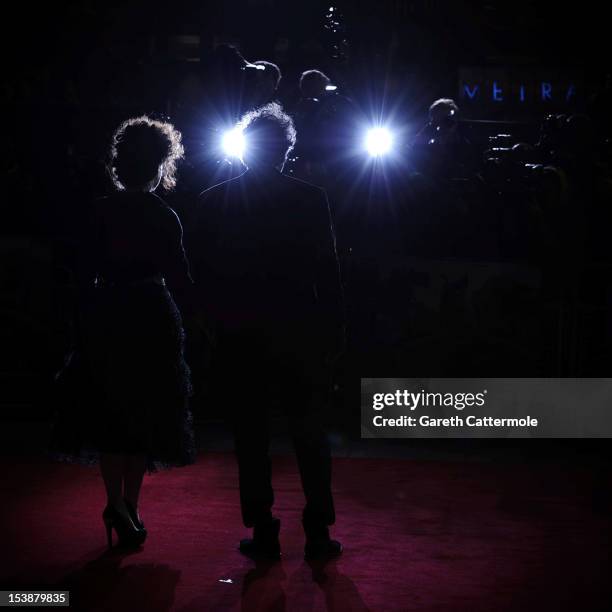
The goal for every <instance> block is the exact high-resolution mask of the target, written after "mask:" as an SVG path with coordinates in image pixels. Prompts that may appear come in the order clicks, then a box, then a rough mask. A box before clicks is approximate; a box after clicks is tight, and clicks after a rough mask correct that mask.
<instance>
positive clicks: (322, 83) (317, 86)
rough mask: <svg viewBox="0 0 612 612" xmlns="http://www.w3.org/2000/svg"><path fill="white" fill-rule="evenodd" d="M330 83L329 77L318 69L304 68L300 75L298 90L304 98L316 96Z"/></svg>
mask: <svg viewBox="0 0 612 612" xmlns="http://www.w3.org/2000/svg"><path fill="white" fill-rule="evenodd" d="M330 83H331V81H330V80H329V77H328V76H327V75H326V74H325V73H323V72H321V71H320V70H306V71H305V72H302V76H301V77H300V91H301V92H302V96H304V97H305V98H316V97H318V96H320V95H322V94H323V93H324V92H325V88H326V87H327V86H328V85H329V84H330Z"/></svg>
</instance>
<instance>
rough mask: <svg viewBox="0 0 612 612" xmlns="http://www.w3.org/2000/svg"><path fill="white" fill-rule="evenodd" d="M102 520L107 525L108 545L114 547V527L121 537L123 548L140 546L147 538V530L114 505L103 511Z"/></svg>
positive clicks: (120, 544) (120, 543)
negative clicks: (138, 525)
mask: <svg viewBox="0 0 612 612" xmlns="http://www.w3.org/2000/svg"><path fill="white" fill-rule="evenodd" d="M102 520H103V521H104V525H105V526H106V540H107V542H108V547H109V548H112V547H113V529H114V530H115V532H116V533H117V537H118V538H119V546H121V547H122V548H138V547H139V546H141V545H142V544H144V541H145V540H146V539H147V530H146V529H144V528H142V529H141V528H139V527H137V526H136V525H135V524H134V522H133V521H132V519H131V518H130V517H129V516H125V515H124V514H122V513H121V512H119V511H118V510H117V509H116V508H115V507H114V506H111V505H108V506H106V508H105V509H104V512H103V513H102Z"/></svg>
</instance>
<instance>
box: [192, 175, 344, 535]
mask: <svg viewBox="0 0 612 612" xmlns="http://www.w3.org/2000/svg"><path fill="white" fill-rule="evenodd" d="M188 248H189V249H190V255H191V258H192V261H193V268H194V274H195V279H196V283H198V284H199V285H200V292H201V302H202V305H203V307H204V311H205V314H206V316H207V317H208V318H209V319H211V320H212V323H213V329H214V334H215V350H214V357H213V363H214V365H213V372H212V378H213V383H214V384H221V385H223V386H222V389H223V393H222V394H220V395H219V397H220V398H222V399H223V400H224V405H223V406H219V409H220V410H221V411H228V412H229V413H230V417H231V421H232V422H233V425H234V432H235V442H236V453H237V456H238V466H239V474H240V499H241V507H242V516H243V520H244V523H245V525H246V526H249V527H250V526H254V525H256V524H257V523H259V522H265V521H266V520H269V518H270V516H271V508H272V504H273V490H272V485H271V473H270V459H269V453H268V451H269V433H268V422H267V408H268V405H269V404H270V403H271V402H273V401H280V402H281V403H282V405H283V408H284V410H285V412H286V413H287V415H288V417H289V424H290V428H291V434H292V437H293V441H294V445H295V450H296V455H297V460H298V464H299V469H300V474H301V478H302V484H303V488H304V493H305V496H306V507H305V509H304V515H303V518H304V526H305V528H306V531H307V533H308V530H309V529H311V530H315V531H316V529H317V528H318V527H322V526H326V525H331V524H333V522H334V519H335V516H334V505H333V499H332V494H331V488H330V480H331V460H330V452H329V445H328V441H327V439H326V437H325V434H324V432H323V430H322V427H321V424H320V421H319V418H318V417H317V415H316V411H317V408H319V407H320V401H319V400H320V397H321V394H322V392H325V390H326V387H327V383H328V382H329V373H328V368H327V366H326V363H327V362H328V360H329V357H330V356H331V355H333V354H334V353H337V352H338V350H339V349H340V348H341V341H342V333H343V310H342V308H343V307H342V289H341V283H340V275H339V267H338V259H337V255H336V247H335V237H334V232H333V226H332V222H331V217H330V211H329V205H328V202H327V197H326V195H325V192H324V191H323V190H321V189H319V188H318V187H314V186H313V185H310V184H308V183H304V182H303V181H299V180H296V179H293V178H290V177H287V176H284V175H282V174H280V173H279V172H277V171H268V172H265V173H261V172H259V173H258V172H255V171H253V170H247V171H246V172H245V173H244V174H242V175H241V176H239V177H237V178H235V179H231V180H229V181H226V182H224V183H221V184H219V185H216V186H215V187H212V188H210V189H208V190H207V191H205V192H204V193H203V194H202V197H201V200H200V202H199V209H198V214H197V220H196V223H195V231H194V233H193V235H192V237H191V243H190V244H189V243H188Z"/></svg>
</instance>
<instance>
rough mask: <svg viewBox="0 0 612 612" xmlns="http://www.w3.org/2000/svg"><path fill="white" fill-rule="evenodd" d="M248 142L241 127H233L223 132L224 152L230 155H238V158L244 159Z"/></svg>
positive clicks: (222, 144)
mask: <svg viewBox="0 0 612 612" xmlns="http://www.w3.org/2000/svg"><path fill="white" fill-rule="evenodd" d="M245 146H246V143H245V140H244V134H243V133H242V130H241V129H240V128H237V127H236V128H233V129H232V130H227V132H225V133H224V134H223V138H222V139H221V147H222V148H223V152H224V153H225V155H227V156H228V157H237V158H238V159H242V156H243V155H244V149H245Z"/></svg>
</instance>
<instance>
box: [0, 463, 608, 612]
mask: <svg viewBox="0 0 612 612" xmlns="http://www.w3.org/2000/svg"><path fill="white" fill-rule="evenodd" d="M334 465H335V467H334V470H335V472H334V478H335V490H336V503H337V511H338V523H337V526H336V528H335V530H334V535H335V536H336V537H338V539H340V540H342V541H343V542H344V544H345V554H344V556H343V557H342V558H341V559H340V560H338V561H336V562H333V563H329V564H327V566H325V567H311V566H309V565H308V564H306V563H305V562H304V561H303V559H302V546H303V541H302V534H301V531H300V524H299V517H300V508H301V505H302V494H301V490H300V487H299V480H298V477H297V471H296V466H295V463H294V461H293V459H292V458H291V457H280V458H277V459H276V461H275V469H274V478H275V485H276V491H277V506H276V510H277V514H278V515H279V516H280V518H281V519H282V521H283V526H282V530H281V537H282V545H283V551H284V557H283V561H282V563H279V564H275V565H272V566H270V567H256V566H255V564H254V563H252V562H251V561H249V560H247V559H243V558H242V557H241V556H240V555H239V553H238V552H237V551H236V550H235V547H236V543H237V541H238V539H239V538H240V537H243V536H244V535H246V531H245V530H244V528H243V527H242V525H241V523H240V516H239V510H238V493H237V489H236V480H237V479H236V469H235V466H234V460H233V457H232V456H231V455H226V454H213V455H209V454H204V455H202V456H201V457H200V460H199V463H198V464H197V465H195V466H192V467H189V468H186V469H181V470H173V471H169V472H164V473H160V474H156V475H153V476H150V477H147V478H146V481H145V487H144V491H143V517H144V519H145V522H146V524H147V528H148V529H149V534H150V537H149V541H147V543H146V545H145V547H144V549H143V550H142V551H140V552H136V553H132V554H130V555H127V556H121V555H117V554H105V536H104V529H103V525H102V521H101V518H100V513H101V511H102V507H103V501H104V500H103V492H102V485H101V481H100V480H99V478H98V475H97V471H96V470H95V469H88V468H83V467H77V466H66V465H55V464H46V463H37V462H34V461H32V462H24V461H23V460H15V461H13V462H11V461H9V460H7V459H5V460H4V461H3V463H2V465H1V466H0V474H1V483H2V484H1V490H2V508H1V510H0V512H1V525H2V530H3V533H2V534H1V536H2V543H1V547H2V548H1V549H2V557H1V561H0V576H1V581H0V582H1V583H2V588H16V587H26V586H30V587H34V586H36V587H45V586H46V587H49V588H51V587H55V588H59V587H65V588H67V589H70V590H71V593H72V605H71V608H70V609H72V610H95V611H98V610H112V611H114V612H120V611H121V610H136V611H156V612H161V611H165V610H177V611H180V612H201V611H208V610H247V611H252V610H274V611H278V612H280V611H284V610H286V611H289V612H294V611H297V612H300V611H302V610H333V611H344V610H355V611H362V610H372V611H379V610H423V611H428V612H429V611H442V610H444V611H446V610H450V611H455V610H460V611H466V612H467V611H470V612H475V611H482V612H493V611H495V612H498V611H502V610H516V611H519V610H520V611H525V610H584V611H587V610H588V611H590V610H607V609H610V608H609V605H608V604H609V602H610V601H611V599H610V595H611V588H610V584H609V583H610V578H611V577H612V573H611V571H610V570H611V569H612V567H611V561H610V559H609V558H608V555H607V553H608V552H609V549H610V533H611V523H610V521H609V520H607V519H605V518H604V517H601V516H599V517H598V516H596V515H594V514H593V513H592V511H591V510H590V507H589V505H590V502H589V492H590V487H591V484H592V483H591V482H590V481H589V479H588V478H587V477H586V476H585V475H584V474H581V473H580V471H579V470H576V471H574V472H570V473H568V471H567V470H565V469H564V470H562V469H560V468H557V469H556V468H554V466H551V465H549V466H541V465H540V466H536V467H533V466H528V465H526V464H525V465H522V466H517V465H492V464H481V463H442V462H412V461H406V460H387V459H336V460H335V464H334ZM604 604H605V605H604Z"/></svg>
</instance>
